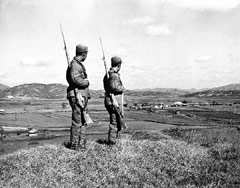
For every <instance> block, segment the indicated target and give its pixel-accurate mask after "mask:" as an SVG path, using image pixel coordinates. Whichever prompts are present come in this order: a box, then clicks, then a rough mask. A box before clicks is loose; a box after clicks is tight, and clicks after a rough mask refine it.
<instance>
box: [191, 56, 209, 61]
mask: <svg viewBox="0 0 240 188" xmlns="http://www.w3.org/2000/svg"><path fill="white" fill-rule="evenodd" d="M212 59H213V57H212V56H201V57H197V58H196V59H195V61H196V62H208V61H211V60H212Z"/></svg>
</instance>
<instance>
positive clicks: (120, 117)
mask: <svg viewBox="0 0 240 188" xmlns="http://www.w3.org/2000/svg"><path fill="white" fill-rule="evenodd" d="M100 43H101V47H102V53H103V58H102V60H103V63H104V67H105V72H106V76H107V79H109V75H108V69H107V63H106V59H105V53H104V50H103V44H102V39H101V37H100ZM122 97H123V95H122ZM110 101H111V103H112V106H113V108H114V110H115V111H116V115H117V120H118V121H119V125H118V126H119V127H118V131H121V130H123V129H126V128H127V125H126V123H125V122H124V120H123V113H121V112H120V111H119V105H118V102H117V100H116V98H115V96H114V94H113V93H110ZM122 105H123V98H122ZM122 112H123V106H122Z"/></svg>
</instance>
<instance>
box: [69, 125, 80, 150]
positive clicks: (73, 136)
mask: <svg viewBox="0 0 240 188" xmlns="http://www.w3.org/2000/svg"><path fill="white" fill-rule="evenodd" d="M79 129H80V128H79V127H78V126H76V125H72V126H71V129H70V142H69V143H68V144H67V146H69V149H72V150H77V147H78V145H79V143H78V139H79V132H80V130H79Z"/></svg>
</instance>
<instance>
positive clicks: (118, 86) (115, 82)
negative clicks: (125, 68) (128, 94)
mask: <svg viewBox="0 0 240 188" xmlns="http://www.w3.org/2000/svg"><path fill="white" fill-rule="evenodd" d="M110 87H111V88H112V90H113V91H112V92H113V94H115V95H118V94H122V93H123V92H124V91H125V88H124V86H123V84H122V81H121V79H120V75H119V74H118V73H116V74H112V75H111V78H110Z"/></svg>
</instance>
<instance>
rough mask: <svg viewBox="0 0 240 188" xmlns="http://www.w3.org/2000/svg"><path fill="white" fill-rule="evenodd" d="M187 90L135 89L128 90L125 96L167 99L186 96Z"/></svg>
mask: <svg viewBox="0 0 240 188" xmlns="http://www.w3.org/2000/svg"><path fill="white" fill-rule="evenodd" d="M189 93H190V91H189V90H182V89H177V88H153V89H150V88H148V89H136V90H128V91H126V95H130V96H134V95H141V96H148V95H160V96H162V97H169V96H172V97H174V96H179V95H186V94H189Z"/></svg>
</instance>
